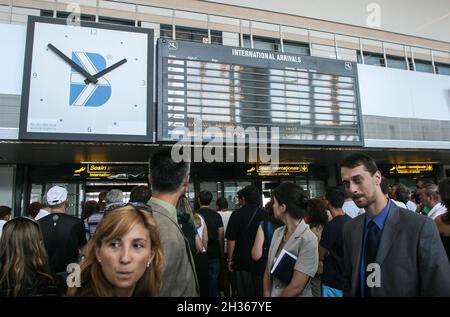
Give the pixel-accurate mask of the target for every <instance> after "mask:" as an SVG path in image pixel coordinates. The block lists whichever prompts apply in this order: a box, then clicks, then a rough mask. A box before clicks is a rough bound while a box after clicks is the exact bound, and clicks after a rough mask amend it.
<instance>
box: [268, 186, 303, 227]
mask: <svg viewBox="0 0 450 317" xmlns="http://www.w3.org/2000/svg"><path fill="white" fill-rule="evenodd" d="M273 195H274V197H275V198H276V199H277V201H278V204H279V205H281V204H285V205H286V209H287V212H288V213H289V214H290V215H291V217H292V218H294V219H302V218H303V217H304V216H305V214H306V206H307V204H308V196H307V194H306V192H305V191H304V190H303V189H302V188H301V187H300V186H298V185H297V184H294V183H283V184H281V185H279V186H278V187H276V188H275V189H274V191H273Z"/></svg>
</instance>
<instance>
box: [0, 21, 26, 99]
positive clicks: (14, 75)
mask: <svg viewBox="0 0 450 317" xmlns="http://www.w3.org/2000/svg"><path fill="white" fill-rule="evenodd" d="M25 39H26V26H25V25H14V24H3V23H0V47H1V49H0V69H1V71H0V94H10V95H20V94H22V76H23V62H24V56H25Z"/></svg>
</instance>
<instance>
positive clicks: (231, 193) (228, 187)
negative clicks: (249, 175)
mask: <svg viewBox="0 0 450 317" xmlns="http://www.w3.org/2000/svg"><path fill="white" fill-rule="evenodd" d="M251 184H252V183H251V182H224V183H223V185H224V195H223V197H225V198H226V199H227V201H228V209H229V210H235V209H238V208H239V205H238V199H237V192H238V191H239V190H241V189H242V188H244V187H245V186H247V185H251Z"/></svg>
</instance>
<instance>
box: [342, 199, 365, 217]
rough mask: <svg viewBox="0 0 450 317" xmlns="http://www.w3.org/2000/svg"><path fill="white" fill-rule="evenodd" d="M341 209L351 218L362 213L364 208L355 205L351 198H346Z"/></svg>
mask: <svg viewBox="0 0 450 317" xmlns="http://www.w3.org/2000/svg"><path fill="white" fill-rule="evenodd" d="M342 210H344V212H345V214H346V215H347V216H349V217H351V218H355V217H356V216H358V215H360V214H362V213H364V209H363V208H359V207H358V206H356V204H355V202H354V201H353V200H346V201H345V202H344V205H343V206H342Z"/></svg>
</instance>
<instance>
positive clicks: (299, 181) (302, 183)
mask: <svg viewBox="0 0 450 317" xmlns="http://www.w3.org/2000/svg"><path fill="white" fill-rule="evenodd" d="M295 183H296V184H297V185H299V186H300V187H301V188H303V189H304V190H305V191H306V192H307V193H308V194H310V193H309V191H308V182H307V181H306V178H297V179H296V180H295ZM310 197H311V196H310Z"/></svg>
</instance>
